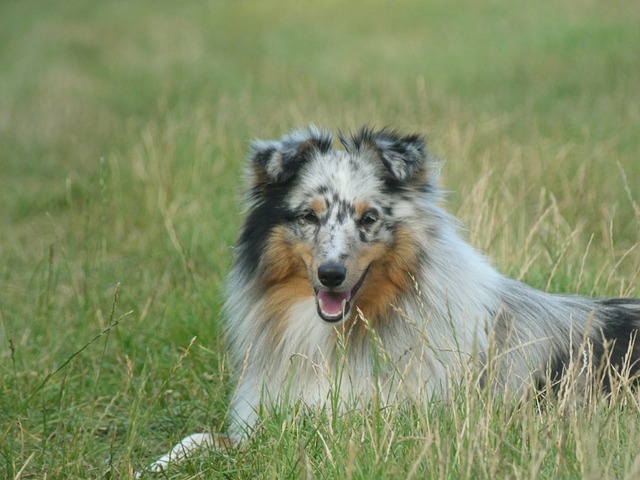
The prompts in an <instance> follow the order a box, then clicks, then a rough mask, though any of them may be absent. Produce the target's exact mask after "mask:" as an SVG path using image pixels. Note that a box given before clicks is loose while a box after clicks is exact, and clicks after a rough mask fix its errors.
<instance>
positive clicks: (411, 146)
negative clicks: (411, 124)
mask: <svg viewBox="0 0 640 480" xmlns="http://www.w3.org/2000/svg"><path fill="white" fill-rule="evenodd" d="M340 141H341V142H342V144H343V145H344V147H345V149H346V150H347V151H348V152H352V153H355V152H360V151H363V150H367V149H372V150H374V151H375V152H376V153H377V154H378V155H379V157H380V160H381V161H382V164H383V165H384V168H385V170H386V173H387V175H388V178H387V181H388V183H389V185H390V186H392V185H403V184H406V183H409V182H410V181H411V180H413V179H414V178H415V177H416V176H417V175H418V173H419V172H421V171H423V170H424V168H425V162H426V160H427V151H426V145H425V140H424V138H423V137H422V136H420V135H417V134H413V135H406V136H401V135H400V134H398V133H397V132H395V131H394V130H390V129H382V130H379V131H377V132H376V131H373V130H372V129H370V128H368V127H363V128H361V129H360V130H358V132H356V133H355V134H351V135H350V137H348V138H347V137H345V136H344V135H340Z"/></svg>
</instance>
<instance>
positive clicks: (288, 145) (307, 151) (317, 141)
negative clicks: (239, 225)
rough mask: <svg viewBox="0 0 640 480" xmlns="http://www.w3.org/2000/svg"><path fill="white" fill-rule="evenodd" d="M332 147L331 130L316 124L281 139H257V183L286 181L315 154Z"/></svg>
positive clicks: (252, 161) (252, 155)
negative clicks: (319, 127)
mask: <svg viewBox="0 0 640 480" xmlns="http://www.w3.org/2000/svg"><path fill="white" fill-rule="evenodd" d="M332 146H333V138H332V136H331V133H330V132H327V131H324V130H319V129H318V128H316V127H314V126H310V127H308V128H306V129H301V130H294V131H292V132H291V133H289V134H287V135H285V136H283V137H282V138H281V139H280V140H268V141H265V140H256V141H254V142H252V143H251V151H250V153H249V162H250V164H251V167H252V169H253V174H254V178H253V183H254V184H255V185H267V184H282V183H285V182H287V181H288V180H289V179H291V178H292V177H293V176H295V174H296V173H297V172H298V171H299V170H300V167H301V166H302V165H304V164H305V163H306V162H307V161H308V160H309V159H310V158H311V157H312V156H313V154H314V153H327V152H328V151H329V150H331V148H332Z"/></svg>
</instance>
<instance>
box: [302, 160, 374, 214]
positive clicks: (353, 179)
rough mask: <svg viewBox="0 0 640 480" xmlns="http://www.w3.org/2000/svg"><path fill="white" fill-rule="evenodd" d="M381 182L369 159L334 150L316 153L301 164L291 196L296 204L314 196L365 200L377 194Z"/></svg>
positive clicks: (372, 162)
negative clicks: (303, 164)
mask: <svg viewBox="0 0 640 480" xmlns="http://www.w3.org/2000/svg"><path fill="white" fill-rule="evenodd" d="M381 183H382V181H381V179H380V172H379V171H378V169H377V168H376V163H375V161H373V159H371V158H369V157H367V156H366V155H363V154H361V153H357V154H351V153H348V152H345V151H343V150H336V151H332V152H327V153H323V154H319V155H317V156H315V157H314V158H313V159H312V160H311V161H310V162H309V163H307V165H305V167H304V169H303V171H302V172H301V174H300V181H299V183H298V185H297V188H295V189H294V191H293V192H292V197H293V199H294V202H299V203H300V202H303V201H304V199H305V198H310V197H314V196H317V195H321V196H324V197H325V198H339V199H341V200H348V201H357V200H366V199H371V198H372V197H373V196H375V195H376V194H377V193H379V191H380V186H381Z"/></svg>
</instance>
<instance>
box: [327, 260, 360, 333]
mask: <svg viewBox="0 0 640 480" xmlns="http://www.w3.org/2000/svg"><path fill="white" fill-rule="evenodd" d="M367 272H368V269H367V270H365V272H364V273H363V274H362V276H361V277H360V280H358V282H357V283H356V284H355V285H354V286H353V288H351V289H350V290H343V291H338V290H336V291H334V290H319V289H316V292H315V293H316V303H317V306H318V315H320V317H321V318H322V319H323V320H324V321H325V322H331V323H334V322H339V321H340V320H342V319H345V318H347V317H348V316H349V313H350V312H351V303H352V302H351V301H352V300H353V298H354V297H355V296H356V294H357V293H358V290H360V287H361V286H362V283H363V282H364V278H365V277H366V276H367Z"/></svg>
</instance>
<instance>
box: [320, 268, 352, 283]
mask: <svg viewBox="0 0 640 480" xmlns="http://www.w3.org/2000/svg"><path fill="white" fill-rule="evenodd" d="M346 277H347V269H346V268H345V267H343V266H342V265H340V264H337V263H323V264H322V265H320V266H319V267H318V278H319V279H320V282H321V283H322V285H324V286H325V287H339V286H340V285H341V284H342V282H344V279H345V278H346Z"/></svg>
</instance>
